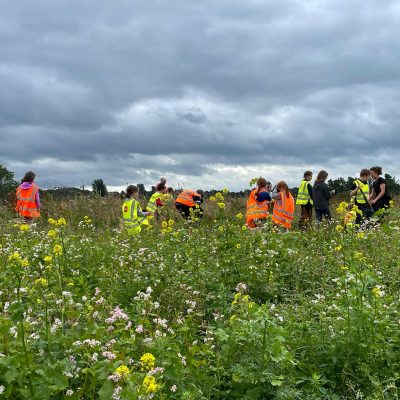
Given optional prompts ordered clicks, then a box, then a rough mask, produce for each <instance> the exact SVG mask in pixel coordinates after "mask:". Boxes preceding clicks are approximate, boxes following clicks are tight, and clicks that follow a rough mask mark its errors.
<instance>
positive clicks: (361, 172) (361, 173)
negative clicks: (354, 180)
mask: <svg viewBox="0 0 400 400" xmlns="http://www.w3.org/2000/svg"><path fill="white" fill-rule="evenodd" d="M370 175H371V172H370V170H369V169H367V168H363V169H362V170H361V171H360V176H370Z"/></svg>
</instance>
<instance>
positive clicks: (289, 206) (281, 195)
mask: <svg viewBox="0 0 400 400" xmlns="http://www.w3.org/2000/svg"><path fill="white" fill-rule="evenodd" d="M276 189H277V191H278V193H277V194H276V197H274V211H273V213H272V222H273V223H274V224H275V225H278V226H283V227H284V228H286V229H290V228H291V227H292V221H293V217H294V197H293V196H292V194H291V193H290V191H289V187H288V185H287V184H286V182H283V181H281V182H279V183H278V184H277V185H276Z"/></svg>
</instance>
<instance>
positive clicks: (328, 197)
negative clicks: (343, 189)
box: [324, 184, 332, 200]
mask: <svg viewBox="0 0 400 400" xmlns="http://www.w3.org/2000/svg"><path fill="white" fill-rule="evenodd" d="M324 197H325V199H326V200H329V199H330V198H331V197H332V195H331V192H330V190H329V187H328V185H326V184H325V186H324Z"/></svg>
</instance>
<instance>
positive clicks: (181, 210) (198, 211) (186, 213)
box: [175, 203, 203, 219]
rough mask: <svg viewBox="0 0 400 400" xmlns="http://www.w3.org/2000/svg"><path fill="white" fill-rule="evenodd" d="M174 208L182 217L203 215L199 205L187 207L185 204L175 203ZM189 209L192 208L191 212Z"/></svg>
mask: <svg viewBox="0 0 400 400" xmlns="http://www.w3.org/2000/svg"><path fill="white" fill-rule="evenodd" d="M175 208H176V209H177V210H178V211H179V214H181V215H182V217H183V218H185V219H191V216H192V215H195V216H196V217H198V218H201V217H202V216H203V209H202V208H201V207H199V208H194V207H189V206H187V205H186V204H181V203H176V204H175ZM190 209H192V210H193V211H192V214H191V213H190Z"/></svg>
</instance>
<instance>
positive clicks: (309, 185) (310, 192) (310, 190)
mask: <svg viewBox="0 0 400 400" xmlns="http://www.w3.org/2000/svg"><path fill="white" fill-rule="evenodd" d="M307 190H308V194H309V195H310V199H311V200H312V199H313V193H312V186H311V184H310V183H308V184H307Z"/></svg>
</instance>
